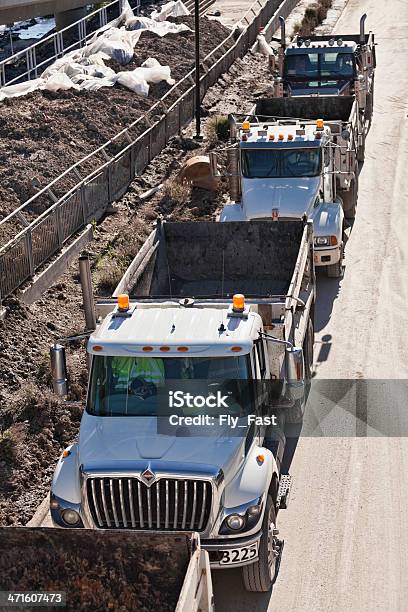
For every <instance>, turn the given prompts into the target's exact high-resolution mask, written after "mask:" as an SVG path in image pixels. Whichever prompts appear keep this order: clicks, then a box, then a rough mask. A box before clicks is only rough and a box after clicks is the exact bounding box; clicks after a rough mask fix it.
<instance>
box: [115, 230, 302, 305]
mask: <svg viewBox="0 0 408 612" xmlns="http://www.w3.org/2000/svg"><path fill="white" fill-rule="evenodd" d="M306 230H307V228H306V227H305V224H304V223H303V221H301V220H293V221H279V222H272V221H269V220H265V221H264V220H262V221H249V222H245V223H242V222H231V223H215V222H186V223H168V222H165V223H159V224H158V225H157V228H156V229H155V230H154V231H153V232H152V234H151V235H150V236H149V238H148V240H147V241H146V243H145V244H144V245H143V247H142V249H141V250H140V252H139V253H138V255H137V256H136V258H135V259H134V261H133V262H132V264H131V266H130V267H129V269H128V271H127V272H126V274H125V276H124V277H123V279H122V281H121V283H120V284H119V286H118V287H117V289H116V290H115V293H114V295H118V294H119V293H123V292H128V293H129V294H130V296H131V297H132V298H137V299H139V298H147V297H148V298H162V297H166V298H171V299H175V298H176V299H181V298H186V297H191V298H203V297H204V298H222V297H227V296H230V295H232V294H233V293H235V292H240V293H244V294H245V295H246V296H247V297H248V298H249V297H253V298H257V297H262V298H266V297H271V296H286V295H287V293H288V291H289V287H290V286H291V284H296V283H295V279H297V277H298V276H299V274H300V275H301V276H303V272H304V267H305V261H306V259H307V258H308V257H311V249H310V238H309V237H308V232H307V231H306ZM308 247H309V248H308ZM300 259H301V260H302V261H300Z"/></svg>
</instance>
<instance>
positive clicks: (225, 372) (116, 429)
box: [50, 220, 315, 591]
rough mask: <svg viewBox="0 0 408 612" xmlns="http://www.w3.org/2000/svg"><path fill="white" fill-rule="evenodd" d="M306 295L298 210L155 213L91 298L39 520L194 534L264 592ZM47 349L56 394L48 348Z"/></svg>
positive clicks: (305, 367)
mask: <svg viewBox="0 0 408 612" xmlns="http://www.w3.org/2000/svg"><path fill="white" fill-rule="evenodd" d="M83 278H87V275H86V274H85V275H84V277H83ZM85 284H88V281H85ZM90 294H91V290H90V288H89V286H88V289H86V290H85V291H84V295H88V296H89V295H90ZM116 296H117V298H116ZM129 296H130V297H129ZM314 302H315V274H314V265H313V235H312V224H311V223H310V222H308V223H304V222H302V221H300V220H294V221H287V222H281V223H280V224H279V227H278V224H273V223H269V222H258V221H253V222H249V223H239V222H238V223H215V222H194V223H171V222H163V223H162V222H158V224H157V226H156V228H155V229H154V231H153V232H152V233H151V235H150V236H149V238H148V239H147V241H146V242H145V244H144V245H143V247H142V248H141V250H140V252H139V253H138V255H137V256H136V258H135V259H134V261H133V262H132V264H131V265H130V267H129V269H128V271H127V272H126V274H125V275H124V277H123V279H122V281H121V282H120V284H119V286H118V288H117V290H116V291H115V294H114V298H112V299H108V300H102V301H99V302H98V303H97V307H96V310H97V314H98V319H97V325H96V329H95V330H94V331H93V332H92V334H91V335H90V337H89V340H88V343H87V351H88V355H89V358H90V362H91V364H90V380H89V390H88V397H87V402H86V407H85V410H84V413H83V417H82V421H81V427H80V433H79V439H78V441H77V442H76V443H75V444H73V445H72V446H71V447H70V448H69V449H68V450H67V451H66V452H65V453H64V454H63V456H62V457H61V459H60V461H59V463H58V465H57V468H56V471H55V474H54V478H53V482H52V488H51V501H50V507H51V515H52V519H53V522H54V524H55V525H57V526H59V527H75V528H84V527H85V528H91V529H97V530H109V529H111V530H112V529H113V530H118V531H120V530H122V529H125V530H126V529H128V530H129V529H130V530H136V531H139V530H149V531H150V532H160V533H161V532H166V533H167V532H173V531H174V532H179V531H182V532H183V531H186V530H189V531H194V532H198V533H199V535H200V540H201V546H202V547H203V548H204V550H206V551H208V553H209V557H210V564H211V567H212V568H216V569H223V568H231V567H242V572H243V581H244V584H245V587H246V588H247V589H248V590H250V591H267V590H269V589H270V587H271V585H272V583H273V580H274V577H275V571H276V564H277V561H278V559H279V555H280V550H281V542H280V540H279V539H278V537H277V533H278V532H277V528H276V523H277V514H278V511H279V509H282V508H285V507H286V502H287V496H288V493H289V487H290V476H289V475H288V473H287V472H286V473H282V470H281V466H282V460H283V453H284V449H285V443H286V439H285V427H286V426H287V423H298V424H299V423H301V421H302V416H303V412H304V409H305V402H306V397H307V393H308V387H309V384H310V379H311V368H312V362H313V336H314V331H313V313H314ZM92 310H93V308H92V307H88V309H86V312H87V311H88V312H89V311H91V317H92ZM51 354H52V363H53V380H54V389H55V390H56V391H57V392H59V393H60V394H64V393H66V373H65V366H64V363H65V360H64V356H63V350H62V347H61V346H54V347H52V349H51ZM299 426H300V425H297V426H296V425H293V424H292V425H291V426H290V427H291V428H293V427H299Z"/></svg>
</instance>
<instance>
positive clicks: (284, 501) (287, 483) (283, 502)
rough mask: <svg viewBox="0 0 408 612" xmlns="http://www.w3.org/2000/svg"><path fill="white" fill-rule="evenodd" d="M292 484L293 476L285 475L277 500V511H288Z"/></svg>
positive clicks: (282, 478)
mask: <svg viewBox="0 0 408 612" xmlns="http://www.w3.org/2000/svg"><path fill="white" fill-rule="evenodd" d="M291 484H292V476H290V475H289V474H284V475H283V476H281V479H280V483H279V489H278V497H277V499H276V508H277V509H280V510H286V508H287V507H288V500H289V493H290V487H291Z"/></svg>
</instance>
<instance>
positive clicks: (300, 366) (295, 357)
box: [286, 346, 305, 401]
mask: <svg viewBox="0 0 408 612" xmlns="http://www.w3.org/2000/svg"><path fill="white" fill-rule="evenodd" d="M286 379H287V387H288V398H289V399H290V400H294V401H297V400H302V399H303V397H304V394H305V366H304V356H303V349H302V348H299V347H297V346H293V347H288V348H287V349H286Z"/></svg>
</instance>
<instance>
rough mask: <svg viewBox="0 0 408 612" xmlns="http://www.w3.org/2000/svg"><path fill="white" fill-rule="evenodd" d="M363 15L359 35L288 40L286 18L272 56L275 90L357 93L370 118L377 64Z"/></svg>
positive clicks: (278, 93) (310, 93) (308, 93)
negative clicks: (278, 43) (275, 51)
mask: <svg viewBox="0 0 408 612" xmlns="http://www.w3.org/2000/svg"><path fill="white" fill-rule="evenodd" d="M366 18H367V15H366V14H364V15H363V16H362V17H361V19H360V33H359V34H335V35H324V36H308V37H306V38H305V37H301V36H299V35H298V36H296V37H295V39H294V40H293V41H292V42H291V43H290V44H287V43H286V34H285V20H284V19H283V18H282V17H281V18H280V21H281V38H280V45H279V48H278V50H277V53H276V55H272V56H271V60H270V68H271V71H272V74H273V91H274V95H275V96H277V97H283V96H355V97H356V99H357V101H358V106H359V109H360V112H361V113H362V114H363V115H364V117H365V119H367V120H371V116H372V113H373V103H374V74H375V66H376V57H375V43H374V34H373V33H372V32H371V31H370V32H369V33H368V34H366V33H365V28H364V26H365V20H366Z"/></svg>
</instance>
